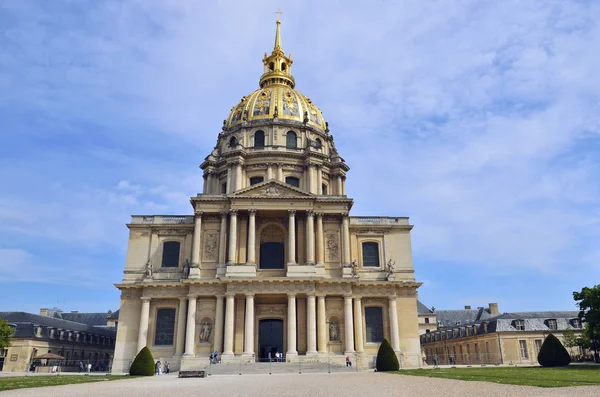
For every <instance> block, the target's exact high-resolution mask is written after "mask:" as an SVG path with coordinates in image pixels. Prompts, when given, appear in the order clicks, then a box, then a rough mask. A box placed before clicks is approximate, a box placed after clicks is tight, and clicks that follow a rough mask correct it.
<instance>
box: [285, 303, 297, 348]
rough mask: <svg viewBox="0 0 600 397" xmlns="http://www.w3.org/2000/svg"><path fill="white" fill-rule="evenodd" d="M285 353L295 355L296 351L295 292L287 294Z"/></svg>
mask: <svg viewBox="0 0 600 397" xmlns="http://www.w3.org/2000/svg"><path fill="white" fill-rule="evenodd" d="M287 316H288V318H287V320H288V321H287V343H288V350H287V355H297V354H298V352H297V351H296V294H289V295H288V311H287Z"/></svg>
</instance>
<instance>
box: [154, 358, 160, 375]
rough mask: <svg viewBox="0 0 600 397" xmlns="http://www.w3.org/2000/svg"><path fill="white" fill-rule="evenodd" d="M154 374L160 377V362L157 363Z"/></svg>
mask: <svg viewBox="0 0 600 397" xmlns="http://www.w3.org/2000/svg"><path fill="white" fill-rule="evenodd" d="M154 373H155V374H156V375H160V360H158V361H157V362H156V366H155V367H154Z"/></svg>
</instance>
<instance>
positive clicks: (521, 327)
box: [513, 320, 525, 331]
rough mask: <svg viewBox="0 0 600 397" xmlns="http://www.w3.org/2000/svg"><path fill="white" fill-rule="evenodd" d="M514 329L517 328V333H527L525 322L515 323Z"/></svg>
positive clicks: (517, 321)
mask: <svg viewBox="0 0 600 397" xmlns="http://www.w3.org/2000/svg"><path fill="white" fill-rule="evenodd" d="M513 327H515V329H516V330H517V331H525V320H515V321H513Z"/></svg>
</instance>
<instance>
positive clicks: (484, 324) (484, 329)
mask: <svg viewBox="0 0 600 397" xmlns="http://www.w3.org/2000/svg"><path fill="white" fill-rule="evenodd" d="M487 330H488V323H483V332H484V333H487Z"/></svg>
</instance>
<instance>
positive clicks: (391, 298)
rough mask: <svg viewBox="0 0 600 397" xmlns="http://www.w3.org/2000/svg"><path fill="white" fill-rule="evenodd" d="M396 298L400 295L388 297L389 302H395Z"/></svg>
mask: <svg viewBox="0 0 600 397" xmlns="http://www.w3.org/2000/svg"><path fill="white" fill-rule="evenodd" d="M396 298H398V295H390V296H388V300H389V301H395V300H396Z"/></svg>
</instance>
